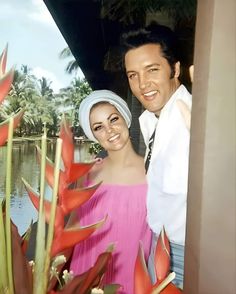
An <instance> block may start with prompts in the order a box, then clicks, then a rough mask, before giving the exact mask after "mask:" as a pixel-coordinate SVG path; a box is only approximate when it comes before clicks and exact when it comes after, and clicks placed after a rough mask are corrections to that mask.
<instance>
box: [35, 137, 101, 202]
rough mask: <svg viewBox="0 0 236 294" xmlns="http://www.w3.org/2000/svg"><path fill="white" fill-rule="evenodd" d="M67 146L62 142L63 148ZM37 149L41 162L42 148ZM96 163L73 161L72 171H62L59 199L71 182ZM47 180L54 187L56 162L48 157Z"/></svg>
mask: <svg viewBox="0 0 236 294" xmlns="http://www.w3.org/2000/svg"><path fill="white" fill-rule="evenodd" d="M63 143H64V142H63ZM64 148H65V146H64V144H62V150H64ZM36 149H37V158H38V161H39V162H40V160H41V150H40V148H39V147H38V146H36ZM94 164H95V161H93V162H90V163H72V164H71V168H70V173H69V174H68V172H66V171H62V170H61V171H60V180H59V191H58V194H59V201H60V197H61V195H62V194H63V193H64V190H65V189H66V188H67V187H68V186H69V185H70V184H71V183H74V182H75V181H76V180H77V179H79V178H80V177H82V176H83V175H85V174H86V173H87V172H88V171H89V170H90V169H91V168H92V166H93V165H94ZM45 174H46V180H47V183H48V185H49V186H50V187H53V184H54V163H53V162H52V161H51V160H50V159H49V158H48V157H47V158H46V168H45Z"/></svg>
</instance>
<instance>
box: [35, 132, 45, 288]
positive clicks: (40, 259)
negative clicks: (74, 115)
mask: <svg viewBox="0 0 236 294" xmlns="http://www.w3.org/2000/svg"><path fill="white" fill-rule="evenodd" d="M41 151H42V152H41V173H40V203H39V215H38V225H37V235H36V250H35V267H34V287H33V294H44V291H45V288H44V280H43V274H44V265H45V212H44V194H45V167H46V155H47V136H46V132H45V131H44V134H43V136H42V140H41Z"/></svg>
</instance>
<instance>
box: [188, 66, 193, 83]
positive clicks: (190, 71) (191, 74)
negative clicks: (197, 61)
mask: <svg viewBox="0 0 236 294" xmlns="http://www.w3.org/2000/svg"><path fill="white" fill-rule="evenodd" d="M189 74H190V79H191V82H193V75H194V65H191V66H190V67H189Z"/></svg>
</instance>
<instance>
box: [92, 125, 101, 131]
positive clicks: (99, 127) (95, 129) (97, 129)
mask: <svg viewBox="0 0 236 294" xmlns="http://www.w3.org/2000/svg"><path fill="white" fill-rule="evenodd" d="M101 128H102V126H96V127H94V128H93V130H94V132H96V131H99V130H101Z"/></svg>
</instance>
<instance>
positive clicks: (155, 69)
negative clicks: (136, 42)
mask: <svg viewBox="0 0 236 294" xmlns="http://www.w3.org/2000/svg"><path fill="white" fill-rule="evenodd" d="M125 67H126V74H127V77H128V81H129V85H130V88H131V91H132V92H133V94H134V96H135V97H137V98H138V100H139V101H140V102H141V103H142V105H143V107H144V108H145V109H147V110H149V111H151V112H153V113H155V114H156V115H157V116H159V114H160V111H161V110H162V108H163V107H164V106H165V104H166V103H167V102H168V100H169V99H170V97H171V96H172V94H173V93H174V92H175V91H176V89H177V88H178V87H179V80H178V77H179V73H180V64H179V62H177V63H176V64H175V72H174V74H173V75H172V76H173V77H172V78H171V67H170V65H169V63H168V61H167V59H166V58H164V57H163V56H162V50H161V47H160V45H158V44H147V45H142V46H140V47H137V48H134V49H131V50H129V51H128V52H127V53H126V55H125Z"/></svg>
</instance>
